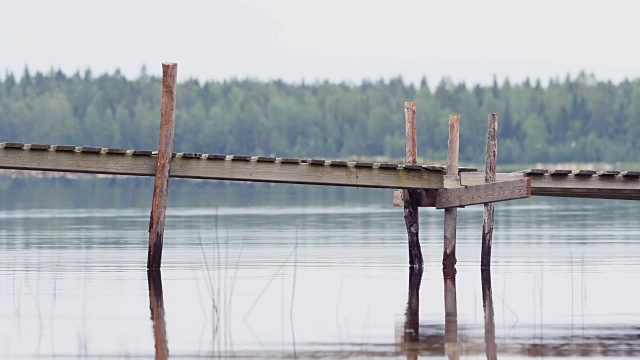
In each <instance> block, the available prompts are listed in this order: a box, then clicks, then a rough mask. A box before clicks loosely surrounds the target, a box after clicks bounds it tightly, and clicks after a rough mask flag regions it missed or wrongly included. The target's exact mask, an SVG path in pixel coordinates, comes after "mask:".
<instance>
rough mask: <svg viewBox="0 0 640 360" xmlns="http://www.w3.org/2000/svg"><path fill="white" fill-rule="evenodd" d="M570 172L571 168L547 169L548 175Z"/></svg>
mask: <svg viewBox="0 0 640 360" xmlns="http://www.w3.org/2000/svg"><path fill="white" fill-rule="evenodd" d="M572 172H573V170H560V169H554V170H549V175H569V174H571V173H572Z"/></svg>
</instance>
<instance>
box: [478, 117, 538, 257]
mask: <svg viewBox="0 0 640 360" xmlns="http://www.w3.org/2000/svg"><path fill="white" fill-rule="evenodd" d="M497 157H498V114H489V119H488V122H487V153H486V158H485V162H484V182H485V183H487V184H489V183H494V182H495V181H496V161H497ZM528 185H529V196H531V180H529V183H528ZM493 220H494V204H493V202H489V203H485V204H484V213H483V220H482V253H481V255H480V259H481V260H480V267H481V268H483V269H488V268H489V266H490V265H491V246H492V243H493Z"/></svg>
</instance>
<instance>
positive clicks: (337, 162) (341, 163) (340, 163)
mask: <svg viewBox="0 0 640 360" xmlns="http://www.w3.org/2000/svg"><path fill="white" fill-rule="evenodd" d="M329 165H331V166H347V165H349V163H348V162H346V161H343V160H331V161H330V162H329Z"/></svg>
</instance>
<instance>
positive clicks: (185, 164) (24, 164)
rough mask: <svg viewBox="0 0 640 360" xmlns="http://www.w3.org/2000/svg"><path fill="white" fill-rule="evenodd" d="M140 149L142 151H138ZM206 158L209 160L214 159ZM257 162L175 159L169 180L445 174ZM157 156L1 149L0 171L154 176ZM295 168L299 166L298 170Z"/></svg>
mask: <svg viewBox="0 0 640 360" xmlns="http://www.w3.org/2000/svg"><path fill="white" fill-rule="evenodd" d="M138 151H139V150H138ZM209 156H210V155H207V158H208V159H211V158H210V157H209ZM282 160H283V161H276V162H273V163H271V162H258V161H253V160H252V161H232V160H226V159H220V160H216V161H211V160H207V159H204V156H203V158H196V159H185V158H182V157H176V158H173V159H172V160H171V173H170V174H171V177H177V178H191V179H207V180H232V181H258V182H276V183H291V184H316V185H336V186H353V187H372V188H388V189H397V188H400V189H423V188H425V189H442V188H443V187H444V182H443V177H444V174H442V173H439V172H434V171H427V170H422V171H414V170H404V169H400V168H399V169H396V170H392V169H381V168H376V167H372V168H360V167H359V168H356V167H355V166H354V164H353V163H351V164H347V166H311V165H310V164H300V163H293V164H292V163H286V162H285V161H284V159H282ZM156 161H157V157H156V156H151V155H149V156H134V155H133V152H131V154H126V155H119V156H114V155H110V154H104V153H101V154H91V155H89V154H85V153H81V152H54V151H33V150H20V149H17V150H16V149H0V168H2V169H16V170H36V171H61V172H74V173H91V174H112V175H134V176H154V175H155V170H156V166H157V164H156ZM294 165H295V166H294Z"/></svg>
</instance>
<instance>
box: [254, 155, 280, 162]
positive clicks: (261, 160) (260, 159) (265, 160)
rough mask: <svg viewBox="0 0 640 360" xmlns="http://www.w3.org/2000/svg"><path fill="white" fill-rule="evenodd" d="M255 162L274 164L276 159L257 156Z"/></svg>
mask: <svg viewBox="0 0 640 360" xmlns="http://www.w3.org/2000/svg"><path fill="white" fill-rule="evenodd" d="M256 161H260V162H275V161H276V158H274V157H271V156H258V158H257V159H256Z"/></svg>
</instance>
